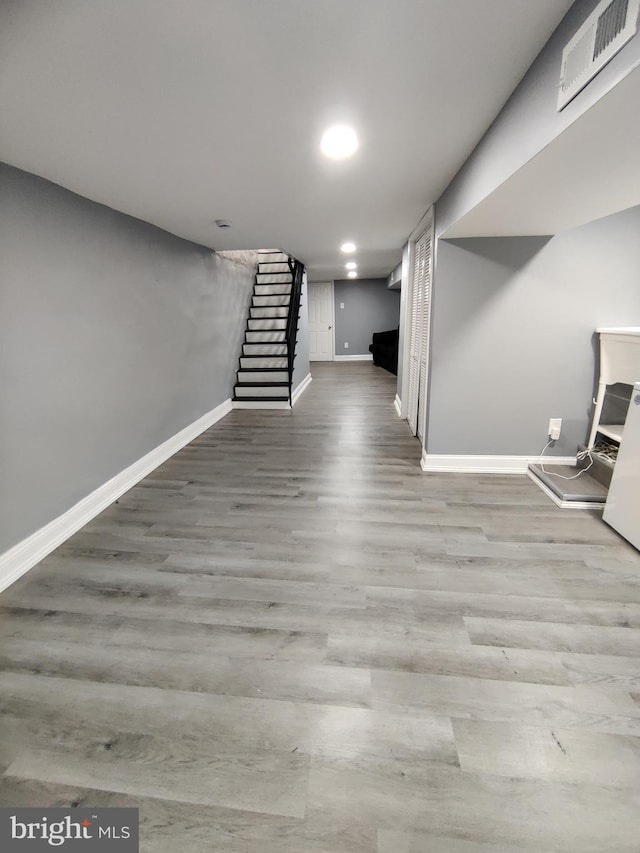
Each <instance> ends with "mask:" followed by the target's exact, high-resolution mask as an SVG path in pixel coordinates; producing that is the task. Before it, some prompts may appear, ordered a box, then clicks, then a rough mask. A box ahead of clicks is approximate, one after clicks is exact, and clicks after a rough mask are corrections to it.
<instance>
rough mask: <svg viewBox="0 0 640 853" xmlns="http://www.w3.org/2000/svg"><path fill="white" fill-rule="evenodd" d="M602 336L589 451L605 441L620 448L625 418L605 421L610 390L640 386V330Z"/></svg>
mask: <svg viewBox="0 0 640 853" xmlns="http://www.w3.org/2000/svg"><path fill="white" fill-rule="evenodd" d="M596 332H598V334H599V336H600V378H599V380H598V394H597V397H596V407H595V411H594V413H593V422H592V425H591V433H590V435H589V444H588V446H589V447H593V446H594V445H596V444H598V443H599V441H601V440H602V439H605V440H612V441H613V442H615V444H618V445H619V444H620V443H621V441H622V438H623V432H624V416H621V417H620V418H619V419H618V420H619V422H618V423H616V422H615V420H614V421H611V419H610V418H603V411H605V400H606V397H607V386H609V387H610V386H612V385H616V384H617V383H622V384H624V385H629V386H632V385H634V383H636V382H640V326H626V327H621V328H609V329H596Z"/></svg>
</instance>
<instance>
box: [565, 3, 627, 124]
mask: <svg viewBox="0 0 640 853" xmlns="http://www.w3.org/2000/svg"><path fill="white" fill-rule="evenodd" d="M639 12H640V0H602V2H601V3H598V5H597V6H596V8H595V9H594V10H593V12H592V13H591V14H590V15H589V17H588V18H587V20H586V21H585V22H584V24H583V25H582V26H581V27H580V29H579V30H578V32H577V33H576V34H575V35H574V37H573V38H572V39H571V41H570V42H569V43H568V44H567V45H566V47H565V49H564V50H563V51H562V71H561V73H560V90H559V92H558V110H561V109H562V108H563V107H566V105H567V104H568V103H569V101H570V100H571V99H572V98H575V96H576V95H577V94H578V92H580V91H581V90H582V89H584V87H585V86H586V85H587V83H588V82H589V81H590V80H592V79H593V78H594V77H595V76H596V74H597V73H598V72H599V71H600V69H601V68H603V67H604V66H605V65H606V64H607V62H609V60H610V59H611V58H612V57H613V56H615V54H616V53H617V52H618V51H619V50H620V48H621V47H622V46H623V45H625V44H626V43H627V42H628V41H629V39H632V38H633V36H634V35H635V34H636V32H637V31H638V13H639Z"/></svg>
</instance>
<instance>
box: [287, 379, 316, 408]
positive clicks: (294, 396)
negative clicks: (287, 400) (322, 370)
mask: <svg viewBox="0 0 640 853" xmlns="http://www.w3.org/2000/svg"><path fill="white" fill-rule="evenodd" d="M310 384H311V374H310V373H307V375H306V376H305V377H304V379H303V380H302V382H301V383H300V384H299V385H298V387H297V388H296V390H295V391H294V392H293V394H292V395H291V405H292V406H295V404H296V403H297V402H298V400H299V399H300V397H301V396H302V395H303V394H304V392H305V391H306V390H307V388H308V387H309V385H310Z"/></svg>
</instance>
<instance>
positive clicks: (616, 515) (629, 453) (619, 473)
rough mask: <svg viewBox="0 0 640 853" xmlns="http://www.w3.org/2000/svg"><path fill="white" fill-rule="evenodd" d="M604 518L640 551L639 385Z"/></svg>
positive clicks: (623, 438)
mask: <svg viewBox="0 0 640 853" xmlns="http://www.w3.org/2000/svg"><path fill="white" fill-rule="evenodd" d="M602 517H603V518H604V520H605V521H606V522H607V524H610V525H611V527H613V529H614V530H617V531H618V533H620V534H621V535H622V536H624V538H625V539H628V540H629V542H631V544H632V545H633V546H634V547H635V548H638V549H639V550H640V382H636V383H635V385H634V386H633V393H632V394H631V402H630V403H629V411H628V413H627V419H626V421H625V424H624V433H623V436H622V441H621V442H620V450H619V452H618V459H617V461H616V464H615V468H614V469H613V477H612V478H611V485H610V487H609V494H608V495H607V503H606V505H605V508H604V515H603V516H602Z"/></svg>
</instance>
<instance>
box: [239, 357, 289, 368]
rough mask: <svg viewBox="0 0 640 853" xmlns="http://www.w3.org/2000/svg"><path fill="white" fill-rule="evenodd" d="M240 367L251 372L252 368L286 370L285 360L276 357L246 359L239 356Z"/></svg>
mask: <svg viewBox="0 0 640 853" xmlns="http://www.w3.org/2000/svg"><path fill="white" fill-rule="evenodd" d="M240 367H244V368H247V369H249V370H251V368H252V367H281V368H283V369H285V370H286V369H287V367H288V363H287V359H286V358H280V357H278V356H265V357H264V358H246V357H245V356H240Z"/></svg>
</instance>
